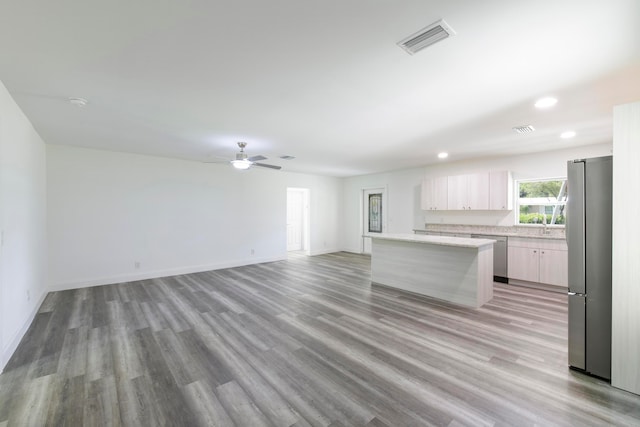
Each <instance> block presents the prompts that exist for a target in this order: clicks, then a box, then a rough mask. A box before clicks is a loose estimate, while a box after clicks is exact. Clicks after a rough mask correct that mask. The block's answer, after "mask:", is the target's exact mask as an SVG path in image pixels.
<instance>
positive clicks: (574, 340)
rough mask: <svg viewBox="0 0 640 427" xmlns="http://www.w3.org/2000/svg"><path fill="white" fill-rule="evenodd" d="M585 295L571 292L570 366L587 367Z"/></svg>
mask: <svg viewBox="0 0 640 427" xmlns="http://www.w3.org/2000/svg"><path fill="white" fill-rule="evenodd" d="M585 314H586V312H585V297H584V295H572V294H569V366H573V367H574V368H578V369H582V370H584V369H586V360H585V345H586V342H585V336H586V329H585V321H586V318H585Z"/></svg>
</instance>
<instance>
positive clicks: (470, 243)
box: [365, 233, 496, 248]
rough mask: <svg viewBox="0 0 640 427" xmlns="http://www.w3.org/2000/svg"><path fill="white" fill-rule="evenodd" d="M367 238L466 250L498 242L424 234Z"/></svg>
mask: <svg viewBox="0 0 640 427" xmlns="http://www.w3.org/2000/svg"><path fill="white" fill-rule="evenodd" d="M365 237H371V238H372V239H381V240H396V241H402V242H414V243H425V244H430V245H442V246H458V247H464V248H481V247H483V246H487V245H493V244H494V243H495V242H496V241H495V240H491V239H471V238H466V237H452V236H425V235H422V234H404V233H403V234H400V233H398V234H396V233H382V234H376V235H367V236H365Z"/></svg>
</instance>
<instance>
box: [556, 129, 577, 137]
mask: <svg viewBox="0 0 640 427" xmlns="http://www.w3.org/2000/svg"><path fill="white" fill-rule="evenodd" d="M574 136H576V133H575V132H574V131H572V130H568V131H566V132H562V133H561V134H560V138H562V139H569V138H573V137H574Z"/></svg>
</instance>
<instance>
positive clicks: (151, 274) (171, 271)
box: [49, 254, 287, 292]
mask: <svg viewBox="0 0 640 427" xmlns="http://www.w3.org/2000/svg"><path fill="white" fill-rule="evenodd" d="M285 259H287V255H286V254H284V255H283V256H272V257H263V258H251V259H242V260H235V261H225V262H222V263H214V264H203V265H194V266H188V267H177V268H168V269H163V270H153V271H143V272H139V273H135V274H115V275H112V276H105V277H95V278H91V279H86V280H78V281H73V282H60V283H53V284H51V285H50V287H49V290H50V291H52V292H54V291H64V290H68V289H79V288H88V287H91V286H100V285H111V284H114V283H123V282H134V281H136V280H146V279H155V278H158V277H168V276H177V275H181V274H190V273H200V272H202V271H211V270H220V269H223V268H233V267H241V266H243V265H251V264H261V263H264V262H274V261H282V260H285Z"/></svg>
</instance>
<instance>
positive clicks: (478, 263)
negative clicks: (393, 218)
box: [369, 233, 495, 308]
mask: <svg viewBox="0 0 640 427" xmlns="http://www.w3.org/2000/svg"><path fill="white" fill-rule="evenodd" d="M369 237H371V241H372V247H371V281H372V282H373V283H378V284H381V285H385V286H389V287H393V288H398V289H402V290H405V291H410V292H415V293H418V294H422V295H427V296H430V297H434V298H438V299H441V300H445V301H449V302H453V303H456V304H460V305H465V306H468V307H475V308H477V307H480V306H482V305H483V304H485V303H486V302H487V301H489V300H491V298H493V243H494V242H495V240H489V239H470V238H462V237H448V236H425V235H416V234H390V233H382V234H378V235H369Z"/></svg>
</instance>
